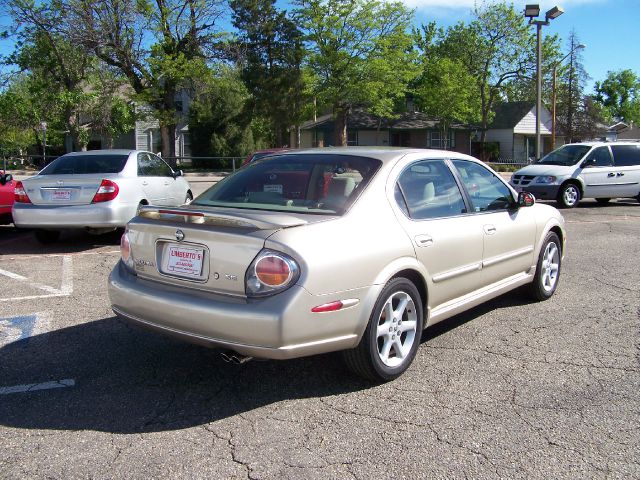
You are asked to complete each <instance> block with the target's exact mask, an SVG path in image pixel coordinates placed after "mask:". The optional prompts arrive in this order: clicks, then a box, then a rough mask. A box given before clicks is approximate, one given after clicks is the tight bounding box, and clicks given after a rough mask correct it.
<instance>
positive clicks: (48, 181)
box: [22, 174, 118, 205]
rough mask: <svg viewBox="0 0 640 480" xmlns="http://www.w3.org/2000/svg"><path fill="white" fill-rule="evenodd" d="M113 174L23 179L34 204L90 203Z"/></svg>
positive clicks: (40, 176) (43, 176)
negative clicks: (104, 180)
mask: <svg viewBox="0 0 640 480" xmlns="http://www.w3.org/2000/svg"><path fill="white" fill-rule="evenodd" d="M110 177H113V175H104V174H102V175H100V174H97V175H95V174H90V175H37V176H35V177H32V178H28V179H26V180H23V181H22V184H23V185H24V188H25V190H26V192H27V195H28V196H29V200H31V203H33V204H34V205H89V204H90V203H91V200H93V197H94V195H95V194H96V192H97V191H98V188H99V187H100V183H101V182H102V180H103V179H111V180H113V181H114V182H116V184H117V183H118V180H117V178H110Z"/></svg>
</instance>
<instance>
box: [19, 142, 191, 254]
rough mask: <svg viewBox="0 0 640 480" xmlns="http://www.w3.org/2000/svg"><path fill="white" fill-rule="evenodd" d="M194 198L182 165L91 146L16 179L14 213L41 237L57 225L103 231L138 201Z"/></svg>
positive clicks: (53, 235) (169, 202) (48, 238)
mask: <svg viewBox="0 0 640 480" xmlns="http://www.w3.org/2000/svg"><path fill="white" fill-rule="evenodd" d="M192 198H193V194H192V193H191V187H190V186H189V183H188V182H187V181H186V180H185V179H184V177H183V175H182V171H174V170H173V169H172V168H171V167H170V166H169V165H168V164H167V163H165V161H164V160H162V159H161V158H160V157H158V156H157V155H154V154H153V153H149V152H142V151H138V150H95V151H90V152H76V153H69V154H67V155H63V156H61V157H58V158H57V159H56V160H54V161H53V162H51V163H50V164H49V165H47V166H46V167H45V168H43V169H42V170H41V171H40V172H39V173H38V174H37V175H36V176H34V177H31V178H28V179H26V180H23V181H21V182H17V183H16V186H15V204H14V206H13V219H14V223H15V225H16V226H17V227H21V228H34V229H35V235H36V238H37V239H38V240H39V241H40V242H43V243H49V242H55V241H56V240H57V239H58V237H59V236H60V231H61V230H62V229H78V228H82V229H86V230H88V231H89V232H92V233H103V232H106V231H111V230H114V229H116V228H117V227H124V226H125V225H126V223H127V222H128V221H129V220H130V219H131V218H132V217H133V216H134V215H135V214H136V211H137V210H138V208H139V207H140V206H141V205H150V204H153V205H160V206H172V207H173V206H179V205H183V204H185V203H189V202H190V201H191V200H192Z"/></svg>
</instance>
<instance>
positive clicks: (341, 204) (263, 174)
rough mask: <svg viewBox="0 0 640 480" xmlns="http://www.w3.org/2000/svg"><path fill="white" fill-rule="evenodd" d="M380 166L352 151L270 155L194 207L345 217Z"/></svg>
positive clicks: (203, 196) (217, 187)
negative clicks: (343, 215) (352, 154)
mask: <svg viewBox="0 0 640 480" xmlns="http://www.w3.org/2000/svg"><path fill="white" fill-rule="evenodd" d="M380 165H381V162H380V161H379V160H374V159H372V158H365V157H356V156H350V155H328V154H296V155H276V156H269V157H266V158H265V159H264V160H258V161H256V162H252V163H250V164H248V165H247V166H246V167H244V168H242V169H241V170H238V171H237V172H236V173H234V174H233V175H230V176H228V177H227V178H225V179H224V180H222V181H221V182H219V183H217V184H216V185H214V186H213V187H211V188H210V189H209V190H207V191H206V192H204V193H203V194H201V195H200V196H199V197H197V198H196V199H195V200H194V201H193V202H192V205H201V206H216V207H232V208H245V209H258V210H272V211H288V212H301V213H316V214H332V215H335V214H338V215H341V214H342V213H344V211H345V210H346V209H347V208H348V207H349V205H351V203H353V201H354V200H355V198H356V197H357V196H358V194H359V192H361V191H362V190H363V189H364V187H365V186H366V184H367V183H368V181H369V180H370V179H371V178H372V177H373V175H374V174H375V172H376V171H377V170H378V169H379V168H380Z"/></svg>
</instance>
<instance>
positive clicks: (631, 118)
mask: <svg viewBox="0 0 640 480" xmlns="http://www.w3.org/2000/svg"><path fill="white" fill-rule="evenodd" d="M595 91H596V97H595V98H596V101H597V102H598V103H599V104H600V105H602V107H604V109H605V111H606V112H607V113H608V115H609V116H610V117H614V118H618V119H620V120H623V121H625V122H634V123H636V124H640V77H639V76H638V75H637V74H636V73H635V72H633V71H632V70H629V69H627V70H618V71H615V72H608V74H607V78H606V79H605V80H603V81H602V82H596V85H595Z"/></svg>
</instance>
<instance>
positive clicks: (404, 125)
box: [300, 109, 469, 130]
mask: <svg viewBox="0 0 640 480" xmlns="http://www.w3.org/2000/svg"><path fill="white" fill-rule="evenodd" d="M439 123H440V120H438V119H436V118H433V117H430V116H429V115H427V114H426V113H422V112H405V113H402V114H401V115H400V117H398V118H395V119H388V118H383V119H380V118H379V117H376V116H375V115H372V114H370V113H367V112H365V111H363V110H360V109H354V110H352V112H351V113H350V114H349V117H348V119H347V126H348V128H349V129H352V130H377V129H378V128H384V129H391V130H423V129H433V128H437V127H438V125H439ZM334 124H335V121H334V119H333V115H332V114H330V113H329V114H326V115H322V116H320V117H318V118H317V119H316V120H315V121H313V120H311V121H307V122H304V123H303V124H302V125H301V126H300V128H301V129H302V130H312V129H314V128H320V127H322V128H327V129H331V128H333V126H334ZM451 128H453V129H467V128H469V126H467V125H464V124H462V123H459V122H456V123H453V124H452V125H451Z"/></svg>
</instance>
